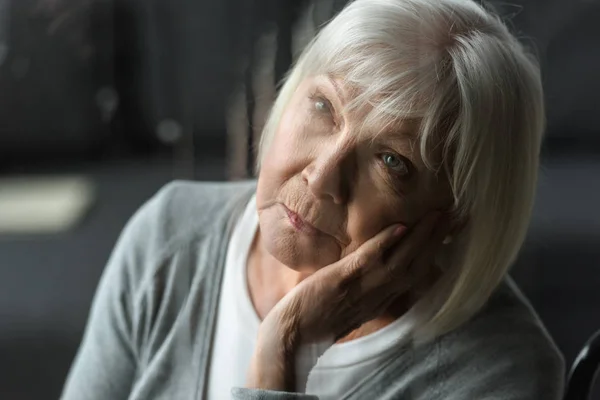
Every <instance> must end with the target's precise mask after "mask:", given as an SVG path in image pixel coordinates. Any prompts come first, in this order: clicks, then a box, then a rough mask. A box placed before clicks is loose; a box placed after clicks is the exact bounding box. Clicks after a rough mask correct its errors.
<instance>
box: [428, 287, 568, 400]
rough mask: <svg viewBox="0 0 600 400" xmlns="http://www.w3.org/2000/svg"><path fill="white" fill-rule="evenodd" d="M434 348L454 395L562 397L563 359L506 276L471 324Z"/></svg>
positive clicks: (510, 397)
mask: <svg viewBox="0 0 600 400" xmlns="http://www.w3.org/2000/svg"><path fill="white" fill-rule="evenodd" d="M436 349H437V353H438V354H437V356H438V357H439V361H440V363H441V364H442V365H443V370H444V372H445V374H446V375H449V378H450V379H447V380H445V382H446V386H447V388H448V389H451V391H452V392H456V391H457V390H467V391H469V393H468V396H467V397H470V398H494V399H496V398H498V399H521V398H523V399H525V398H544V399H559V398H562V391H563V384H564V378H565V365H564V360H563V357H562V355H561V353H560V351H559V350H558V348H557V346H556V345H555V343H554V342H553V340H552V338H551V337H550V335H549V334H548V332H547V331H546V329H545V327H544V325H543V324H542V322H541V320H540V319H539V317H538V316H537V314H536V313H535V311H534V310H533V307H532V306H531V305H530V304H529V302H528V301H527V299H526V298H525V297H524V296H523V294H522V293H521V292H520V291H519V289H518V288H517V287H516V285H515V284H514V282H512V280H510V279H509V278H507V279H506V280H505V281H504V282H503V283H502V284H501V285H500V287H499V288H498V290H497V291H496V292H495V294H494V295H493V296H492V297H491V298H490V300H489V301H488V303H487V305H486V306H485V307H484V308H483V309H482V310H481V312H480V313H478V314H477V315H476V316H475V317H474V318H473V319H472V320H470V321H469V322H467V323H466V324H465V325H464V326H462V327H461V328H459V329H457V330H456V331H454V332H451V333H450V334H447V335H445V336H444V337H442V338H440V339H439V341H438V346H437V347H436ZM452 376H454V379H452V378H451V377H452ZM459 385H460V386H459ZM465 395H467V393H465ZM467 397H465V398H467ZM459 398H462V397H459Z"/></svg>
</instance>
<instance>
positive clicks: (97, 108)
mask: <svg viewBox="0 0 600 400" xmlns="http://www.w3.org/2000/svg"><path fill="white" fill-rule="evenodd" d="M344 3H345V2H344V1H339V0H315V1H313V2H309V1H299V0H298V1H288V2H283V1H277V0H260V1H258V0H257V1H249V0H223V1H205V0H195V1H190V0H169V1H167V0H85V1H80V0H52V1H50V0H7V1H3V2H2V1H0V173H1V172H2V169H1V167H2V165H3V163H12V164H15V163H17V164H19V163H20V164H25V165H26V164H28V163H30V162H33V161H35V160H37V159H39V158H44V159H48V160H57V161H60V162H61V163H63V164H68V163H69V162H70V160H81V159H83V160H87V159H89V158H92V159H95V160H97V163H96V164H97V165H96V164H94V165H96V166H91V167H86V169H84V170H82V172H86V173H88V174H89V175H90V176H93V177H95V178H96V179H97V181H98V182H99V198H98V207H97V208H96V209H95V210H94V212H93V213H92V214H91V215H90V217H89V218H88V219H86V221H84V222H83V223H82V225H81V226H80V227H79V228H78V229H77V230H75V231H74V232H72V233H69V234H66V235H62V236H60V237H18V238H13V237H8V238H4V237H0V254H2V255H3V257H2V262H1V263H0V299H1V301H0V398H7V399H38V398H39V399H47V398H55V397H57V396H58V393H59V392H60V387H61V386H62V382H63V380H64V377H65V375H66V373H67V370H68V367H69V364H70V361H71V359H72V357H73V355H74V352H75V350H76V348H77V345H78V343H79V340H80V337H81V333H82V330H83V327H84V324H85V318H86V315H87V310H88V308H89V303H90V301H91V298H92V295H93V292H94V289H95V285H96V283H97V279H98V277H99V275H100V273H101V271H102V268H103V264H104V262H105V261H106V258H107V257H108V253H109V251H110V248H111V246H112V244H113V243H114V241H115V240H116V237H117V235H118V232H119V230H120V228H121V227H122V225H123V224H124V223H125V221H126V220H127V218H128V216H129V215H131V213H132V212H133V210H135V209H136V208H137V207H138V206H139V205H140V204H141V202H142V201H144V199H146V198H147V197H149V196H150V195H151V194H152V193H153V192H154V191H155V190H157V189H158V188H159V187H160V186H161V185H162V184H164V183H165V182H167V181H168V180H170V179H171V178H172V177H173V174H172V168H173V165H172V164H171V163H170V162H168V161H167V162H161V163H153V164H151V165H139V164H136V163H133V162H130V161H127V160H128V159H129V158H133V157H134V156H135V155H136V154H140V153H142V154H157V153H161V152H164V151H168V152H171V151H172V150H173V149H174V150H176V152H175V153H174V154H184V153H185V154H187V156H188V157H192V158H194V159H196V161H198V162H200V163H201V164H202V162H203V160H204V159H205V158H207V157H209V156H210V157H211V159H215V160H225V158H226V157H227V155H228V150H227V149H228V147H227V146H228V143H227V141H238V142H240V146H239V149H242V150H241V151H242V152H244V151H246V152H247V153H248V154H246V156H247V157H246V161H247V165H246V166H245V167H248V165H250V164H251V157H252V149H251V146H249V145H251V144H252V143H254V142H255V140H256V139H255V138H253V137H252V136H253V135H256V132H255V131H254V130H253V129H252V127H253V126H254V127H256V126H259V125H260V123H261V121H260V118H261V115H264V114H261V112H257V109H259V110H261V109H262V110H264V108H265V106H264V100H261V99H263V98H264V93H266V92H267V91H269V90H270V91H271V92H273V89H264V86H261V84H265V82H266V84H268V85H270V86H272V87H274V86H275V82H276V81H278V80H279V79H280V78H281V77H282V76H283V74H284V72H285V70H286V69H287V68H288V67H289V65H290V64H291V63H292V62H293V59H294V55H296V54H297V52H298V49H299V48H301V47H302V43H305V39H302V38H298V37H297V30H296V27H298V25H299V24H304V28H303V29H304V30H306V29H309V30H310V29H313V30H315V29H317V28H318V26H319V25H320V24H322V23H324V22H325V21H327V20H328V19H329V18H331V16H332V15H334V14H335V12H336V11H337V10H339V9H340V8H341V7H342V6H343V4H344ZM492 4H494V5H496V7H497V9H498V11H499V12H500V14H501V15H503V16H504V17H505V18H507V19H508V21H509V23H510V24H511V25H512V26H513V29H514V30H515V31H516V32H517V33H518V35H519V36H520V37H522V39H523V40H524V41H526V42H528V43H529V44H531V45H533V46H534V47H535V48H537V51H538V53H539V55H540V59H541V61H542V69H543V75H544V81H545V84H546V98H547V111H548V132H547V139H546V142H545V145H544V151H543V156H544V157H543V164H544V165H543V168H542V173H541V178H540V187H539V195H538V202H537V205H536V209H535V215H534V220H533V223H532V228H531V231H530V235H529V237H528V239H527V243H526V245H525V247H524V249H523V251H522V254H521V257H520V258H519V260H518V262H517V263H516V265H515V267H514V269H513V276H514V277H515V279H516V280H517V282H518V283H519V284H520V286H521V287H522V288H523V290H524V291H525V293H526V294H527V295H528V297H529V298H530V299H531V301H532V302H533V304H534V305H535V307H536V309H537V311H538V312H539V313H540V315H541V316H542V318H543V319H544V321H545V323H546V324H547V326H548V328H549V330H550V332H551V333H552V335H553V336H554V337H555V339H556V341H557V343H558V345H559V346H560V347H561V349H562V350H563V351H564V353H565V355H566V358H567V360H568V361H569V362H571V361H572V360H573V358H574V357H575V354H576V352H577V350H578V349H579V347H580V346H581V345H582V344H583V342H584V341H585V339H586V338H587V337H588V336H589V335H590V334H591V333H592V331H593V330H595V329H598V328H600V317H599V316H598V310H597V308H598V306H600V290H598V288H599V287H600V246H598V243H599V242H600V212H599V211H598V206H599V205H600V178H599V177H600V122H599V119H597V118H596V117H597V115H600V102H599V101H597V99H598V96H599V95H598V94H599V93H600V79H599V77H600V76H599V75H598V71H600V53H599V52H597V51H596V47H597V43H598V42H599V40H600V25H599V24H598V23H597V22H596V21H598V20H600V3H598V2H595V1H590V0H561V1H559V0H535V1H534V0H528V1H520V2H511V4H517V5H508V4H507V3H506V2H500V1H498V2H492ZM264 38H271V39H272V40H271V41H264V40H262V39H264ZM303 40H304V41H303ZM265 43H268V45H266V44H265ZM265 46H267V48H263V47H265ZM265 60H266V61H265ZM265 63H266V65H265ZM257 68H266V70H269V71H270V72H269V73H268V74H266V78H265V77H263V78H261V79H263V80H258V81H257V74H256V70H257ZM257 82H262V83H257ZM236 96H237V97H236ZM236 98H237V99H238V101H237V102H236V100H235V99H236ZM261 101H262V103H261ZM232 104H238V105H239V108H236V107H233V110H234V111H235V112H234V113H233V114H234V116H233V117H232V115H231V110H232ZM261 104H262V105H261ZM238 114H243V115H241V117H243V118H239V120H240V121H241V122H240V123H238V124H237V125H236V124H233V125H235V126H236V129H237V130H236V131H235V135H233V136H232V134H231V131H232V130H233V129H232V128H231V126H232V123H231V119H232V118H234V119H236V118H238V117H240V115H238ZM228 131H229V133H228ZM244 146H245V147H244ZM186 152H190V153H189V154H188V153H186ZM169 154H171V153H169ZM229 154H231V153H229ZM236 154H238V153H236ZM115 155H118V156H119V158H118V159H120V160H123V159H124V160H125V161H119V162H118V163H115V162H113V161H108V160H110V159H111V157H113V158H114V157H115ZM234 158H236V157H234ZM236 159H237V158H236ZM100 161H101V162H100ZM247 171H248V169H246V172H247ZM195 178H196V179H225V178H226V174H225V171H224V169H223V165H221V164H218V163H217V164H210V163H209V164H208V165H207V164H202V166H201V168H200V170H199V173H198V174H196V175H195Z"/></svg>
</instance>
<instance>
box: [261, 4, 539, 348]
mask: <svg viewBox="0 0 600 400" xmlns="http://www.w3.org/2000/svg"><path fill="white" fill-rule="evenodd" d="M321 74H327V75H330V76H334V77H336V78H338V79H341V81H342V82H343V84H344V85H347V86H348V87H352V88H354V89H358V92H359V94H358V96H357V97H355V98H354V99H353V101H351V102H350V103H349V104H348V105H347V107H351V108H352V107H358V106H360V105H362V104H369V105H370V106H372V108H371V110H372V111H370V113H369V114H368V115H367V117H366V118H365V121H364V124H365V126H366V125H370V124H371V122H374V121H377V122H378V125H379V124H381V123H382V122H383V124H386V123H394V122H395V121H397V120H399V119H407V118H410V119H415V118H417V119H419V120H420V121H421V124H420V132H419V138H420V147H419V151H420V153H421V156H422V158H423V160H424V161H425V164H426V165H427V167H428V168H431V169H434V170H437V168H444V171H445V172H446V173H447V176H448V177H449V178H450V185H451V188H452V191H453V195H454V209H453V210H454V213H455V215H456V217H457V218H460V219H465V220H467V221H468V224H467V225H466V227H465V229H464V230H463V231H462V232H461V233H460V234H459V235H458V236H457V237H456V238H455V240H454V241H453V243H452V244H451V245H449V246H448V247H449V248H450V250H449V251H448V252H447V253H448V254H447V255H446V257H444V259H443V260H440V262H441V263H443V268H444V270H445V273H444V275H443V277H442V278H441V279H440V280H439V281H438V282H437V283H436V284H435V286H434V287H433V288H432V289H431V290H430V291H429V292H428V293H427V294H426V295H425V296H423V297H422V298H421V300H420V301H419V302H418V303H417V305H416V306H415V308H414V309H413V310H417V311H418V317H419V323H418V327H417V329H416V330H415V333H417V334H418V335H417V336H420V337H435V336H438V335H440V334H443V333H445V332H448V331H450V330H452V329H454V328H456V327H457V326H459V325H460V324H462V323H464V322H465V321H466V320H467V319H469V318H470V317H471V316H473V314H474V313H475V312H477V311H478V310H479V309H480V308H481V307H482V306H483V304H484V303H485V302H486V301H487V300H488V298H489V297H490V296H491V294H492V292H493V291H494V289H495V288H496V287H497V286H498V285H499V284H500V282H501V281H502V279H503V278H504V276H505V274H506V273H507V271H508V269H509V267H510V266H511V265H512V263H513V262H514V260H515V258H516V256H517V254H518V252H519V250H520V248H521V246H522V244H523V241H524V239H525V235H526V232H527V228H528V225H529V221H530V217H531V211H532V207H533V202H534V197H535V188H536V181H537V173H538V167H539V152H540V146H541V140H542V132H543V130H544V120H545V118H544V106H543V92H542V85H541V79H540V72H539V67H538V65H537V63H536V61H535V59H534V58H533V57H531V55H530V54H529V53H528V52H527V51H526V50H525V49H524V47H523V46H522V44H521V43H520V42H519V41H518V40H517V39H516V38H515V37H514V36H513V35H512V34H511V33H510V32H509V30H508V29H507V28H506V26H505V25H504V23H503V22H502V21H501V20H500V19H499V18H498V17H497V16H496V15H494V14H493V13H491V12H490V11H488V10H486V9H484V8H483V7H482V6H480V5H478V4H476V3H475V2H473V1H470V0H444V1H440V0H356V1H354V2H352V3H351V4H350V5H349V6H347V7H346V8H345V9H344V10H342V11H341V13H340V14H338V15H337V16H336V17H335V18H334V19H333V20H332V21H331V22H329V23H328V24H327V25H326V26H325V27H324V28H323V29H322V30H321V31H320V32H319V34H318V35H317V36H316V37H315V38H314V39H313V40H312V42H311V43H310V44H309V45H308V46H307V47H306V49H305V50H304V52H303V53H302V54H301V55H300V57H299V59H298V62H297V63H296V65H295V67H294V68H293V69H292V71H291V73H290V75H289V76H288V79H287V80H286V81H285V83H284V85H283V86H282V88H281V91H280V93H279V95H278V97H277V99H276V101H275V103H274V105H273V108H272V110H271V113H270V115H269V118H268V119H267V122H266V124H265V128H264V131H263V135H262V137H261V142H260V147H259V154H258V165H257V169H259V168H260V162H261V160H262V158H263V157H264V154H265V152H266V151H267V149H268V147H269V145H270V143H271V141H272V139H273V136H274V134H275V131H276V129H277V127H278V125H279V121H280V118H281V115H282V113H283V111H284V109H285V107H286V106H287V104H288V103H289V101H290V99H291V97H292V96H293V94H294V92H295V91H296V89H297V87H298V86H299V84H300V83H301V82H302V81H303V80H304V79H306V78H308V77H311V76H315V75H321ZM436 138H438V139H439V138H441V140H442V143H441V146H442V147H441V148H442V149H443V152H442V153H443V156H442V161H441V163H439V164H438V163H436V162H435V161H434V160H432V157H431V151H430V150H431V144H432V143H433V142H434V140H436V142H435V144H436V145H440V144H439V140H438V139H436Z"/></svg>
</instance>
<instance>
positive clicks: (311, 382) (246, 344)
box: [207, 196, 412, 400]
mask: <svg viewBox="0 0 600 400" xmlns="http://www.w3.org/2000/svg"><path fill="white" fill-rule="evenodd" d="M257 228H258V213H257V211H256V198H255V197H254V196H253V197H252V199H251V200H250V202H249V203H248V205H247V207H246V209H245V211H244V213H243V215H242V216H241V218H240V220H239V222H238V223H237V225H236V227H235V228H234V230H233V233H232V236H231V241H230V244H229V248H228V250H227V256H226V259H225V271H224V276H223V286H222V289H221V294H220V299H219V308H218V312H217V325H216V332H215V336H214V342H213V345H212V357H211V361H210V369H209V377H208V392H207V393H208V400H229V399H230V398H231V396H230V391H231V388H232V387H244V386H245V383H246V376H247V372H248V367H249V365H250V359H251V358H252V354H253V352H254V346H255V343H256V336H257V334H258V327H259V325H260V319H259V318H258V315H257V314H256V310H255V309H254V306H253V305H252V301H251V300H250V295H249V292H248V284H247V282H248V280H247V276H246V270H247V268H246V266H247V258H248V253H249V250H250V245H251V244H252V240H253V239H254V235H255V233H256V230H257ZM409 314H410V313H409ZM409 314H406V315H405V316H403V317H401V318H399V319H398V320H396V321H394V322H393V323H391V324H390V325H387V326H386V327H384V328H382V329H380V330H378V331H376V332H374V333H372V334H370V335H367V336H363V337H361V338H358V339H355V340H351V341H349V342H345V343H340V344H333V345H332V343H319V344H312V345H308V346H305V347H302V348H301V349H300V351H299V352H298V354H297V356H296V362H295V365H296V385H297V387H296V391H297V392H301V393H307V394H314V395H317V396H318V397H319V399H320V400H329V399H332V400H333V399H339V398H342V397H343V396H344V395H345V394H347V393H350V392H352V391H353V390H354V388H356V387H357V386H360V384H361V382H362V381H363V380H365V379H369V376H370V375H372V374H374V373H377V371H378V370H379V368H380V367H381V366H382V365H383V363H384V362H385V360H386V356H387V355H388V354H390V350H391V349H392V348H393V347H396V346H398V345H400V344H401V343H402V340H403V339H405V338H406V337H407V336H408V335H407V334H408V332H409V330H410V329H411V327H412V321H411V317H410V315H409Z"/></svg>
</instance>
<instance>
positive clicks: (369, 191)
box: [256, 76, 452, 273]
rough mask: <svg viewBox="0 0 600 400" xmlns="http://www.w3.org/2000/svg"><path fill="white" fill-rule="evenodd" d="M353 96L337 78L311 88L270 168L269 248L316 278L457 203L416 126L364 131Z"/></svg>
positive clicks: (280, 132)
mask: <svg viewBox="0 0 600 400" xmlns="http://www.w3.org/2000/svg"><path fill="white" fill-rule="evenodd" d="M351 96H352V94H351V93H350V92H349V91H347V90H345V89H344V88H343V87H341V84H340V83H339V81H336V80H334V79H331V78H329V77H327V76H319V77H315V78H310V79H307V80H305V81H304V82H303V83H302V84H301V85H300V86H299V87H298V89H297V90H296V92H295V93H294V96H293V98H292V99H291V101H290V103H289V105H288V106H287V108H286V109H285V111H284V114H283V116H282V119H281V121H280V123H279V126H278V128H277V131H276V133H275V136H274V138H273V141H272V142H271V146H270V148H269V149H268V150H267V152H266V154H265V157H264V159H263V161H262V166H261V171H260V175H259V179H258V189H257V195H256V201H257V208H258V213H259V221H260V235H261V240H262V242H263V244H264V246H265V248H266V249H267V251H268V252H269V253H270V254H271V255H272V256H274V257H275V258H276V259H278V260H279V261H280V262H282V263H283V264H285V265H287V266H288V267H290V268H292V269H294V270H296V271H299V272H305V273H311V272H314V271H316V270H318V269H320V268H322V267H324V266H326V265H329V264H331V263H333V262H335V261H338V260H339V259H340V258H342V257H344V256H345V255H347V254H348V253H351V252H352V251H354V250H356V249H357V248H358V247H359V246H360V245H361V244H363V243H364V242H365V241H366V240H368V239H370V238H371V237H373V236H374V235H375V234H377V233H378V232H379V231H381V230H382V229H384V228H385V227H387V226H389V225H391V224H393V223H402V224H404V225H406V226H408V227H410V226H411V225H413V224H414V223H415V222H417V221H418V220H419V219H420V218H421V217H422V216H423V215H424V214H426V213H427V212H428V211H430V210H433V209H444V208H447V207H449V206H450V205H451V203H452V194H451V191H450V188H449V185H448V182H447V179H446V178H445V177H443V176H442V175H441V174H440V175H437V176H436V175H435V173H434V172H432V171H429V170H428V169H427V168H426V167H425V165H424V164H423V161H422V160H421V158H420V154H419V145H418V144H419V143H418V138H417V136H416V129H417V125H416V123H415V122H409V121H399V122H398V123H397V124H395V125H394V126H387V127H383V126H369V127H366V129H364V128H365V127H362V128H363V129H362V133H360V134H359V133H358V131H359V128H361V125H362V122H363V119H364V115H365V113H367V112H368V111H369V110H367V109H362V110H361V109H358V110H355V111H352V112H345V111H344V110H343V106H344V104H345V103H346V102H348V101H350V100H351Z"/></svg>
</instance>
